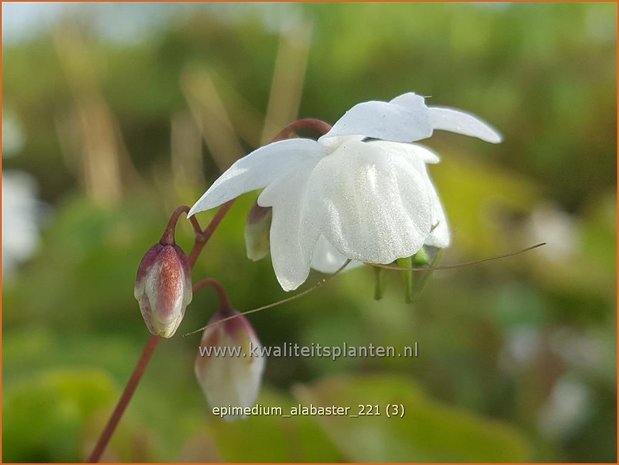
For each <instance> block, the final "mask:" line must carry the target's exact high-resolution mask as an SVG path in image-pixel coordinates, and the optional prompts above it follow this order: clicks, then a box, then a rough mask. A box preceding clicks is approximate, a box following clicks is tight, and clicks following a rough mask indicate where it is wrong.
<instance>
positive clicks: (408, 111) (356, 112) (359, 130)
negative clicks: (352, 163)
mask: <svg viewBox="0 0 619 465" xmlns="http://www.w3.org/2000/svg"><path fill="white" fill-rule="evenodd" d="M431 135H432V124H431V121H430V116H429V113H428V107H427V106H426V105H425V103H424V98H423V97H421V96H419V95H416V94H414V93H412V92H409V93H407V94H404V95H400V96H399V97H396V98H394V99H393V100H391V101H390V102H377V101H370V102H363V103H359V104H357V105H355V106H354V107H352V108H351V109H350V110H348V111H347V112H346V113H345V114H344V116H342V117H341V118H340V119H339V120H338V121H337V122H336V123H335V124H334V125H333V127H332V128H331V130H330V131H329V132H328V133H327V134H325V135H324V136H322V137H321V138H320V139H319V141H320V140H322V139H323V138H325V139H326V138H329V137H339V136H365V137H371V138H374V139H384V140H391V141H394V142H413V141H416V140H420V139H425V138H427V137H430V136H431Z"/></svg>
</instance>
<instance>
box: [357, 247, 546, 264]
mask: <svg viewBox="0 0 619 465" xmlns="http://www.w3.org/2000/svg"><path fill="white" fill-rule="evenodd" d="M544 245H546V243H545V242H540V243H539V244H535V245H531V246H529V247H527V248H525V249H522V250H518V251H516V252H510V253H506V254H504V255H498V256H496V257H489V258H482V259H481V260H475V261H472V262H464V263H454V264H453V265H443V266H421V267H416V266H414V267H405V266H395V265H381V264H379V263H366V265H370V266H373V267H374V268H380V269H385V270H394V271H435V270H452V269H454V268H463V267H465V266H471V265H478V264H480V263H485V262H491V261H494V260H502V259H504V258H509V257H515V256H516V255H520V254H523V253H526V252H530V251H531V250H533V249H537V248H538V247H542V246H544Z"/></svg>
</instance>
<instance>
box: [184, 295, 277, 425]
mask: <svg viewBox="0 0 619 465" xmlns="http://www.w3.org/2000/svg"><path fill="white" fill-rule="evenodd" d="M232 316H234V318H232V319H228V320H225V321H221V320H224V319H226V318H230V317H232ZM220 321H221V322H220ZM265 360H266V358H265V356H264V354H263V353H262V345H261V344H260V341H259V340H258V337H257V336H256V333H255V331H254V328H253V327H252V325H251V323H250V322H249V321H248V320H247V318H245V317H244V316H241V315H240V314H239V312H238V311H236V310H234V309H232V308H230V307H227V306H224V307H222V308H220V309H219V311H217V313H215V315H213V317H212V318H211V320H210V321H209V323H208V326H207V327H206V329H205V330H204V333H203V334H202V341H201V342H200V347H199V352H198V356H197V358H196V364H195V374H196V377H197V379H198V382H199V383H200V386H201V387H202V391H203V392H204V395H205V396H206V399H207V401H208V403H209V405H210V406H211V408H212V407H230V406H232V407H250V406H252V405H253V404H254V403H255V402H256V399H257V398H258V392H259V390H260V383H261V378H262V372H263V371H264V364H265ZM235 417H237V415H233V414H231V415H227V416H225V417H224V418H225V419H227V420H231V419H234V418H235Z"/></svg>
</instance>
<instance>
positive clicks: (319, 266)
mask: <svg viewBox="0 0 619 465" xmlns="http://www.w3.org/2000/svg"><path fill="white" fill-rule="evenodd" d="M346 260H348V259H347V258H346V257H345V256H344V255H342V254H341V253H340V252H339V251H338V250H337V249H336V248H335V247H334V246H333V244H331V243H330V242H329V241H328V240H326V239H325V237H324V236H320V238H318V242H316V245H315V246H314V253H313V255H312V264H311V266H312V268H313V269H314V270H317V271H320V272H321V273H329V274H331V273H335V272H336V271H337V270H339V269H340V268H341V267H342V266H343V265H344V263H346ZM362 265H363V262H359V261H357V260H353V261H351V262H350V263H349V264H348V265H346V268H344V269H343V270H342V271H349V270H352V269H353V268H358V267H360V266H362Z"/></svg>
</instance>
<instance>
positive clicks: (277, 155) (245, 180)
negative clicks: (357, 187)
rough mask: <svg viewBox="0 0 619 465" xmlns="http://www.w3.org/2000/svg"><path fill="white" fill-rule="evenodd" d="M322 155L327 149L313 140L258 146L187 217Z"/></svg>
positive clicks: (236, 164) (283, 174)
mask: <svg viewBox="0 0 619 465" xmlns="http://www.w3.org/2000/svg"><path fill="white" fill-rule="evenodd" d="M325 153H326V148H325V147H323V146H322V145H320V144H319V143H317V142H316V141H314V140H312V139H287V140H282V141H279V142H273V143H272V144H268V145H265V146H264V147H260V148H259V149H257V150H254V151H253V152H251V153H250V154H248V155H246V156H244V157H243V158H241V159H239V160H237V161H236V162H235V163H234V164H233V165H232V166H231V167H230V168H228V169H227V170H226V172H224V174H222V175H221V176H220V177H219V178H218V179H217V180H216V181H215V182H214V183H213V185H212V186H211V187H210V188H209V189H208V190H207V191H206V192H205V193H204V195H203V196H202V197H201V198H200V200H198V201H197V202H196V203H195V205H194V206H193V207H191V210H190V211H189V214H188V216H192V215H194V214H195V213H198V212H201V211H204V210H209V209H211V208H214V207H217V206H219V205H221V204H223V203H225V202H227V201H228V200H232V199H234V198H236V197H238V196H239V195H241V194H244V193H245V192H250V191H253V190H256V189H261V188H263V187H265V186H267V185H268V184H270V183H271V182H273V181H274V180H276V179H278V178H279V177H281V176H285V175H286V174H288V173H290V172H291V171H293V170H294V169H295V168H297V167H298V166H300V165H301V164H303V162H304V161H306V160H307V159H308V158H314V159H316V160H317V159H319V158H321V157H322V156H324V155H325Z"/></svg>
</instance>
